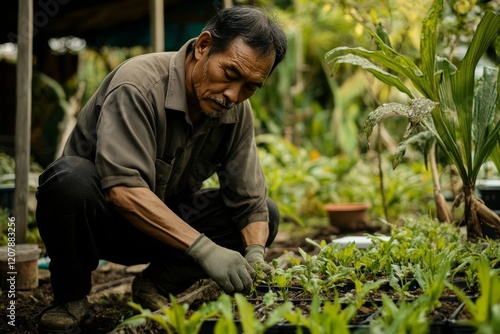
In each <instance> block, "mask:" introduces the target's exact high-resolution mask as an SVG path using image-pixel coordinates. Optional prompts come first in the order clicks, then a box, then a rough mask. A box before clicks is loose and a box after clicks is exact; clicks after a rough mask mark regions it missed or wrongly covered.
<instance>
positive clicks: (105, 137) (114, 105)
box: [96, 84, 156, 191]
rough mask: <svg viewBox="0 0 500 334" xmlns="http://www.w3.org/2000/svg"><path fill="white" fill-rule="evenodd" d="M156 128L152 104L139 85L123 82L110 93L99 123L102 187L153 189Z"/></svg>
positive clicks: (98, 143)
mask: <svg viewBox="0 0 500 334" xmlns="http://www.w3.org/2000/svg"><path fill="white" fill-rule="evenodd" d="M155 128H156V127H155V117H154V112H153V108H152V107H151V105H150V104H149V103H148V102H147V99H146V98H145V97H144V96H143V95H142V94H141V92H140V91H139V90H138V89H137V88H136V87H134V86H133V85H131V84H122V85H120V86H118V87H116V88H115V89H114V90H112V91H111V92H110V93H108V95H107V96H106V98H105V100H104V102H103V104H102V106H101V112H100V116H99V119H98V121H97V126H96V131H97V143H96V168H97V172H98V174H99V176H100V178H101V184H102V187H103V189H106V188H110V187H114V186H126V187H147V188H150V189H151V190H153V191H154V186H155V182H154V177H155V175H154V173H155V168H154V166H155V159H156V139H155V138H156V136H155Z"/></svg>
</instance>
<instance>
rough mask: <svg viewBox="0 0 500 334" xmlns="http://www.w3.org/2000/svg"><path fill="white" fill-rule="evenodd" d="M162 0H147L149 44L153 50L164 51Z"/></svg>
mask: <svg viewBox="0 0 500 334" xmlns="http://www.w3.org/2000/svg"><path fill="white" fill-rule="evenodd" d="M163 7H164V6H163V0H149V17H150V21H151V46H152V47H153V52H161V51H165V24H164V15H163V13H164V8H163Z"/></svg>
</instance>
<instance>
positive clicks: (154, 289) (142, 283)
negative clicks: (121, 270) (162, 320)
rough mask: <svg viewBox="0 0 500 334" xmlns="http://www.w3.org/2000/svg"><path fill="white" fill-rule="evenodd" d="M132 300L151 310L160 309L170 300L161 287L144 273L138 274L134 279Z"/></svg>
mask: <svg viewBox="0 0 500 334" xmlns="http://www.w3.org/2000/svg"><path fill="white" fill-rule="evenodd" d="M132 300H133V301H134V303H137V304H139V305H141V306H142V308H144V309H149V310H151V311H156V310H159V309H160V308H162V307H164V306H165V305H167V304H168V303H169V302H170V300H169V299H168V297H166V296H165V295H164V293H162V291H161V290H160V289H159V287H158V286H157V285H156V284H155V283H153V281H151V280H150V279H149V278H147V277H144V276H143V274H138V275H137V276H136V277H135V278H134V280H133V281H132Z"/></svg>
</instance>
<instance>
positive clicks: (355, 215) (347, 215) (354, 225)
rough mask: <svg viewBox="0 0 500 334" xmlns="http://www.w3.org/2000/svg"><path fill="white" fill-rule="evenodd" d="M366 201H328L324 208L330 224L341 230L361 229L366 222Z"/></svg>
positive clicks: (367, 205) (367, 206)
mask: <svg viewBox="0 0 500 334" xmlns="http://www.w3.org/2000/svg"><path fill="white" fill-rule="evenodd" d="M370 208H371V205H370V204H368V203H329V204H326V205H325V210H326V212H327V213H328V218H329V219H330V225H332V226H335V227H337V228H338V229H339V230H340V231H342V232H349V231H359V230H363V229H364V228H365V227H366V226H367V223H368V209H370Z"/></svg>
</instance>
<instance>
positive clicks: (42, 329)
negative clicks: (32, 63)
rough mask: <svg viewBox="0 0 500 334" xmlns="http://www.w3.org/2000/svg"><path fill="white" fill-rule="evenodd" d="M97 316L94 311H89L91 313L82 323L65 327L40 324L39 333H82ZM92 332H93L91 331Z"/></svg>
mask: <svg viewBox="0 0 500 334" xmlns="http://www.w3.org/2000/svg"><path fill="white" fill-rule="evenodd" d="M95 317H96V314H95V312H94V311H89V314H87V315H86V316H85V317H84V318H83V319H82V321H81V322H80V324H78V325H75V326H68V327H67V328H65V329H52V328H47V327H45V326H44V325H41V324H39V325H38V333H39V334H82V333H85V329H86V328H87V327H88V326H89V325H90V324H92V322H93V321H94V319H95ZM89 333H91V332H89Z"/></svg>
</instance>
